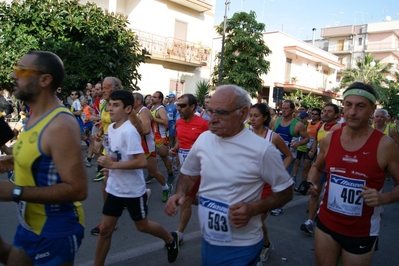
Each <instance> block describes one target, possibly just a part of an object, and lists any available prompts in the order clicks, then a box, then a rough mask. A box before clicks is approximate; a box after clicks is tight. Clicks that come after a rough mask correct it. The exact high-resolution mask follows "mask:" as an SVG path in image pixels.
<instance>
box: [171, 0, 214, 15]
mask: <svg viewBox="0 0 399 266" xmlns="http://www.w3.org/2000/svg"><path fill="white" fill-rule="evenodd" d="M170 1H171V2H174V3H176V4H179V5H182V6H185V7H188V8H190V9H193V10H196V11H198V12H205V11H209V10H211V9H212V0H170Z"/></svg>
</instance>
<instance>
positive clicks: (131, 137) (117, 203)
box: [94, 90, 179, 266]
mask: <svg viewBox="0 0 399 266" xmlns="http://www.w3.org/2000/svg"><path fill="white" fill-rule="evenodd" d="M109 97H110V100H109V102H108V111H109V114H110V117H111V119H112V121H114V122H113V123H112V124H111V125H110V126H109V127H108V147H107V149H108V151H109V153H108V155H105V156H101V157H100V158H98V163H99V164H100V165H102V166H103V167H104V169H103V171H107V172H108V174H107V176H108V177H107V186H106V192H107V193H108V195H107V198H106V200H105V203H104V207H103V220H102V222H101V231H100V235H99V238H98V241H97V247H96V254H95V257H94V266H102V265H104V263H105V258H106V256H107V254H108V251H109V248H110V246H111V237H112V233H113V231H114V228H115V226H116V223H117V221H118V219H119V217H120V216H121V215H122V212H123V209H124V208H125V207H126V209H127V210H128V212H129V214H130V217H131V219H132V220H133V221H134V223H135V226H136V228H137V230H139V231H140V232H143V233H148V234H151V235H153V236H156V237H158V238H161V239H163V240H164V241H165V246H166V248H167V250H168V262H169V263H172V262H174V261H175V260H176V258H177V256H178V254H179V244H178V242H179V238H178V236H177V234H176V233H175V232H172V233H169V232H167V231H166V230H165V229H164V228H163V227H162V226H161V225H160V224H158V223H155V222H152V221H149V220H148V219H147V213H148V207H147V204H146V202H147V193H146V187H145V182H144V175H143V169H142V168H144V167H145V166H146V165H147V161H146V158H145V155H144V151H143V148H142V147H141V144H140V134H139V133H138V132H137V130H136V128H135V127H134V126H133V125H132V123H131V122H130V121H129V115H130V114H131V113H132V112H133V106H134V98H133V95H132V93H130V92H129V91H123V90H117V91H114V92H112V94H111V95H110V96H109Z"/></svg>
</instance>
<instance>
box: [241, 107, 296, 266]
mask: <svg viewBox="0 0 399 266" xmlns="http://www.w3.org/2000/svg"><path fill="white" fill-rule="evenodd" d="M249 120H250V123H251V128H252V129H251V130H252V132H254V133H255V134H256V135H258V136H259V137H261V138H264V139H266V141H268V142H271V143H273V144H274V146H276V148H277V149H278V150H279V151H280V153H281V154H282V155H283V157H284V161H283V162H284V167H285V169H288V167H289V166H290V165H291V162H292V160H293V158H292V154H291V151H290V149H288V147H287V145H285V143H284V140H283V139H282V138H281V137H280V136H279V135H278V134H275V133H274V132H273V131H272V130H271V129H269V128H268V126H269V123H270V120H271V115H270V112H269V108H268V106H267V105H266V104H264V103H257V104H255V105H252V106H251V109H250V110H249ZM271 193H272V189H271V186H270V185H269V184H267V183H265V185H264V186H263V190H262V195H261V198H262V199H264V198H266V197H267V196H269V195H270V194H271ZM268 214H269V212H266V213H262V214H261V219H262V223H263V224H262V231H263V237H264V243H263V247H262V251H261V253H260V260H261V261H262V262H264V261H267V259H268V258H269V255H270V254H271V253H272V252H273V250H274V245H273V243H272V242H270V240H269V236H268V233H267V227H266V225H265V220H266V218H267V215H268Z"/></svg>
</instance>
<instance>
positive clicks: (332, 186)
mask: <svg viewBox="0 0 399 266" xmlns="http://www.w3.org/2000/svg"><path fill="white" fill-rule="evenodd" d="M341 133H342V128H340V129H337V130H335V131H334V132H333V133H332V136H331V142H330V146H329V149H328V152H327V154H326V157H325V162H326V171H327V181H326V184H325V187H324V195H323V200H322V202H321V203H320V208H319V211H318V218H319V219H320V221H321V222H322V223H323V224H324V225H325V226H327V227H328V228H329V229H331V230H332V231H334V232H336V233H339V234H342V235H346V236H350V237H367V236H378V233H379V228H380V220H381V213H382V210H383V208H382V207H381V206H380V207H368V206H367V205H366V204H365V202H364V200H363V198H362V197H360V193H361V192H362V191H363V189H361V188H360V186H366V187H369V188H374V189H376V190H377V191H380V192H381V191H382V188H383V185H384V181H385V174H386V172H385V171H384V170H383V169H381V168H380V166H379V165H378V161H377V149H378V144H379V143H380V140H381V138H382V137H383V136H384V135H383V134H382V133H381V132H379V131H378V130H374V131H373V133H372V134H371V135H370V137H369V139H368V140H367V141H366V144H365V145H363V147H361V148H360V149H359V150H357V151H346V150H344V148H343V147H342V145H341V142H340V136H341Z"/></svg>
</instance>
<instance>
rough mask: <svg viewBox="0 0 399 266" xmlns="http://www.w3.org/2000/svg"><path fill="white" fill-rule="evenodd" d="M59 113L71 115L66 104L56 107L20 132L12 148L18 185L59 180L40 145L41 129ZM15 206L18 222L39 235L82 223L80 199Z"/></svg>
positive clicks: (65, 230)
mask: <svg viewBox="0 0 399 266" xmlns="http://www.w3.org/2000/svg"><path fill="white" fill-rule="evenodd" d="M61 113H67V114H70V115H71V116H72V114H71V113H70V111H69V110H68V109H67V108H65V107H61V106H59V107H56V108H54V109H53V110H52V111H50V112H49V113H48V114H47V115H45V116H44V117H42V119H40V120H39V121H38V122H37V123H36V124H34V125H32V126H31V127H30V128H26V129H25V131H23V132H22V133H21V134H20V136H19V138H18V140H17V142H16V144H15V147H14V149H13V155H14V161H15V163H14V171H15V172H14V173H15V184H16V185H17V186H22V187H25V186H27V187H45V186H52V185H55V184H59V183H62V180H61V178H60V175H59V174H58V172H57V170H56V168H55V164H54V162H53V160H52V158H51V157H50V156H48V155H46V154H44V153H43V151H42V150H41V149H40V143H41V137H42V133H43V131H44V129H45V128H46V126H47V125H48V124H49V123H50V122H51V121H52V120H53V119H54V118H55V117H56V116H57V115H59V114H61ZM18 207H19V212H18V214H19V219H20V224H21V226H22V227H24V228H25V229H27V230H28V231H32V232H34V233H35V234H37V235H40V236H44V237H64V236H69V235H71V234H74V233H78V232H80V231H81V230H82V228H83V227H84V216H83V208H82V204H81V203H80V202H66V203H59V204H40V203H32V202H24V201H20V202H19V203H18ZM60 228H62V230H60Z"/></svg>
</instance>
